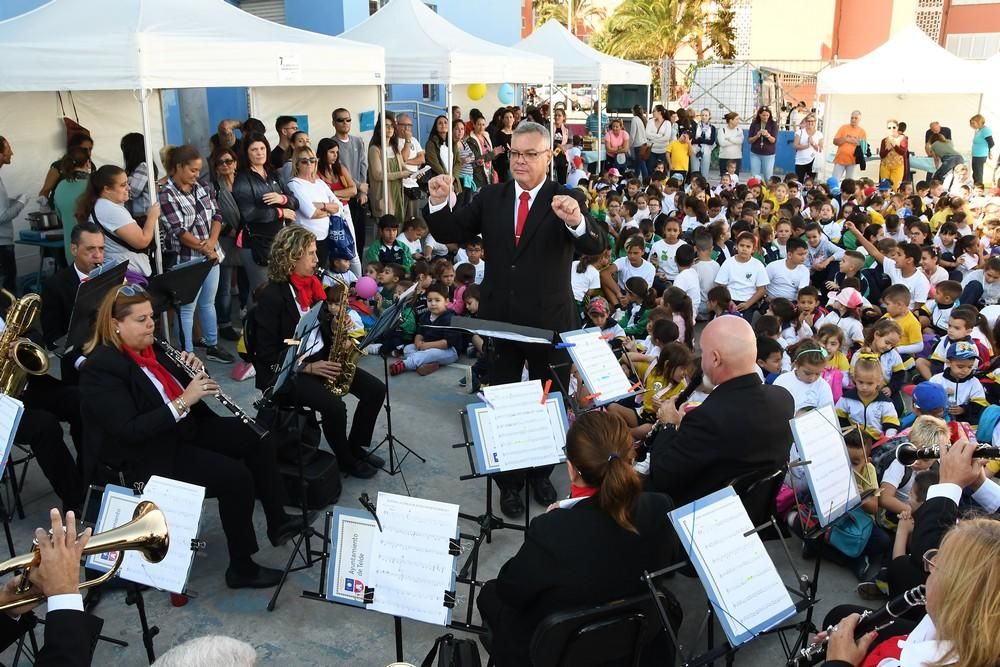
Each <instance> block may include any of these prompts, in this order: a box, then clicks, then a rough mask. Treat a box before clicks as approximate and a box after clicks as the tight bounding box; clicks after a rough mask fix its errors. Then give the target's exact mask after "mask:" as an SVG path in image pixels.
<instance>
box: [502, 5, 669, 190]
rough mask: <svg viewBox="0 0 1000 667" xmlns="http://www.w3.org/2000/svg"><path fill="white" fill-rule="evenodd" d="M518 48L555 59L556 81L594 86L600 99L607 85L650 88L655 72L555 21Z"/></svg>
mask: <svg viewBox="0 0 1000 667" xmlns="http://www.w3.org/2000/svg"><path fill="white" fill-rule="evenodd" d="M514 48H515V49H518V50H521V51H527V52H528V53H534V54H536V55H540V56H546V57H549V58H552V61H553V63H555V73H554V79H555V80H556V81H559V82H560V83H591V84H594V85H596V86H597V95H598V98H600V95H601V90H602V89H603V87H604V85H605V84H637V85H643V86H648V85H650V83H651V81H652V70H651V69H650V68H649V66H647V65H640V64H639V63H634V62H632V61H630V60H623V59H621V58H615V57H613V56H609V55H607V54H606V53H601V52H600V51H598V50H596V49H592V48H591V47H589V46H587V45H586V44H584V43H583V42H582V41H580V40H579V39H578V38H577V37H576V36H575V35H573V34H572V33H571V32H570V31H569V30H567V29H566V28H564V27H563V25H562V24H561V23H559V22H558V21H556V20H555V19H549V20H548V21H546V22H545V24H544V25H542V27H540V28H538V29H536V30H535V31H534V32H532V33H531V34H530V35H528V36H527V37H525V38H524V39H522V40H521V41H520V42H518V43H517V44H515V45H514ZM550 97H551V95H550ZM554 111H555V109H554V105H551V104H550V105H549V113H550V115H553V114H554ZM553 126H554V123H553ZM598 139H599V140H600V139H601V138H600V137H598ZM597 155H598V158H597V170H598V172H600V170H601V158H600V155H601V147H600V145H598V150H597Z"/></svg>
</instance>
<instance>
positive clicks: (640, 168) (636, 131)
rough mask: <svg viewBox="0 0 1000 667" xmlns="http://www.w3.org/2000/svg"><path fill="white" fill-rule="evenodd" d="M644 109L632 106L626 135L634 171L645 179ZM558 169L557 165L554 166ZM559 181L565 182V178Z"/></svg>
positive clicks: (646, 141) (646, 177) (646, 149)
mask: <svg viewBox="0 0 1000 667" xmlns="http://www.w3.org/2000/svg"><path fill="white" fill-rule="evenodd" d="M647 123H649V120H648V119H647V118H646V110H645V109H643V108H642V107H641V106H640V105H638V104H636V105H635V106H634V107H632V121H631V122H630V123H629V127H628V135H629V136H630V137H631V138H632V163H633V164H634V165H635V173H636V174H638V176H639V178H640V179H642V180H643V181H645V180H646V179H648V178H649V166H648V164H647V160H649V139H648V138H647V137H646V124H647ZM556 169H557V171H558V165H557V166H556ZM560 182H565V179H564V180H563V181H560Z"/></svg>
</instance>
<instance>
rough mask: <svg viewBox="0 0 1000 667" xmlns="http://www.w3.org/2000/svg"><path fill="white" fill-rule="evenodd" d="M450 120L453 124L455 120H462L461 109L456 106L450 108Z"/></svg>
mask: <svg viewBox="0 0 1000 667" xmlns="http://www.w3.org/2000/svg"><path fill="white" fill-rule="evenodd" d="M451 120H452V122H455V121H456V120H462V107H460V106H458V105H457V104H455V105H453V106H452V107H451Z"/></svg>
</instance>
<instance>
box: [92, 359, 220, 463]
mask: <svg viewBox="0 0 1000 667" xmlns="http://www.w3.org/2000/svg"><path fill="white" fill-rule="evenodd" d="M156 358H157V359H158V360H159V362H160V363H161V364H163V366H165V367H166V368H167V369H168V370H170V372H171V373H172V374H173V376H174V377H175V378H177V381H178V382H180V384H181V386H182V387H185V386H187V384H188V383H189V382H190V378H189V377H188V376H187V375H186V374H185V373H184V372H183V371H181V370H180V369H179V368H177V367H176V366H174V365H173V364H172V363H171V362H170V360H169V359H167V358H166V357H164V356H163V354H162V353H161V352H160V351H159V349H158V348H157V350H156ZM80 371H81V372H80V410H81V413H82V414H84V415H86V422H87V428H86V429H85V430H84V450H85V453H86V457H85V460H86V461H88V462H92V466H93V465H96V464H98V463H103V464H105V465H108V466H110V467H112V468H113V469H115V470H127V471H129V476H130V477H134V478H143V479H144V478H146V477H148V476H149V475H151V474H154V473H156V472H157V471H164V470H170V469H171V468H172V467H173V464H174V455H175V453H176V451H177V445H178V444H179V443H183V442H187V441H190V440H193V439H194V438H195V437H196V434H197V432H198V428H199V424H203V423H205V421H206V420H210V419H219V417H218V416H217V415H216V414H215V413H214V412H212V410H211V408H209V407H207V406H206V405H205V404H204V403H203V402H199V403H196V404H195V405H193V406H191V414H189V415H188V416H187V417H185V418H184V419H182V420H180V421H176V420H175V419H174V415H173V413H171V411H170V408H169V407H167V404H166V403H164V402H163V397H162V396H161V395H160V393H159V392H158V391H157V390H156V387H155V386H154V385H153V383H152V382H151V381H150V380H149V378H148V377H147V376H146V374H145V373H143V372H142V369H141V368H139V366H138V365H136V364H135V363H134V362H133V361H132V360H131V359H129V358H128V357H127V356H126V355H125V353H124V352H119V351H118V350H116V349H114V348H113V347H109V346H105V345H102V346H100V347H98V348H96V349H95V350H94V351H93V352H92V353H91V354H90V355H89V356H88V357H87V363H85V364H84V365H83V366H81V367H80ZM91 479H93V467H91V469H90V470H85V471H84V481H85V482H86V481H89V480H91Z"/></svg>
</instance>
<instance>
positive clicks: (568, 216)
mask: <svg viewBox="0 0 1000 667" xmlns="http://www.w3.org/2000/svg"><path fill="white" fill-rule="evenodd" d="M552 211H553V212H554V213H555V214H556V215H558V216H559V219H560V220H562V221H563V222H565V223H566V224H567V225H568V226H570V227H576V226H577V225H579V224H580V223H582V222H583V214H582V213H580V202H578V201H577V200H576V199H574V198H573V197H570V196H569V195H556V196H554V197H553V198H552Z"/></svg>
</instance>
